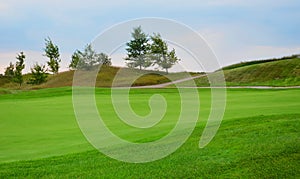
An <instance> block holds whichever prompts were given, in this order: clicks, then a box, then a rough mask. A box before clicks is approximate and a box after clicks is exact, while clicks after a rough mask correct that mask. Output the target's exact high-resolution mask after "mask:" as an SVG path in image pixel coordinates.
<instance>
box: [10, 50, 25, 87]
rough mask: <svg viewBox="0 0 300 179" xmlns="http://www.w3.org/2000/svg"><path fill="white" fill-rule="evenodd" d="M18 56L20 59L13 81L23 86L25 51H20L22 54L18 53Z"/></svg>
mask: <svg viewBox="0 0 300 179" xmlns="http://www.w3.org/2000/svg"><path fill="white" fill-rule="evenodd" d="M16 58H17V60H18V61H17V63H16V69H15V71H14V77H13V81H14V82H16V83H18V84H19V85H20V86H21V85H22V83H23V75H22V71H23V70H24V68H25V64H24V60H25V54H24V53H23V52H20V54H18V56H17V57H16Z"/></svg>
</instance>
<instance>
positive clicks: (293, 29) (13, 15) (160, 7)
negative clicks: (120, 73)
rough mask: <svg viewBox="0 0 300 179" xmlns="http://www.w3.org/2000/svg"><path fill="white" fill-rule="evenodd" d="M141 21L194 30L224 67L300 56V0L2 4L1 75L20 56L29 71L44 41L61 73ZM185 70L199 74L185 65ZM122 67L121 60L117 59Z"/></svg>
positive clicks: (15, 0)
mask: <svg viewBox="0 0 300 179" xmlns="http://www.w3.org/2000/svg"><path fill="white" fill-rule="evenodd" d="M142 17H161V18H168V19H172V20H175V21H179V22H181V23H184V24H186V25H188V26H190V27H191V28H193V29H194V30H196V31H197V32H198V33H199V34H200V35H202V37H203V38H204V39H205V40H206V41H207V42H208V44H209V45H210V46H211V48H212V49H213V51H214V52H215V54H216V55H217V57H218V59H219V62H220V64H221V65H222V66H224V65H228V64H232V63H236V62H240V61H245V60H252V59H262V58H269V57H280V56H284V55H289V54H295V53H297V54H298V53H300V30H299V27H300V20H299V19H300V1H297V0H277V1H272V0H265V1H259V0H252V1H239V0H210V1H196V0H185V1H178V0H172V1H171V0H165V1H162V0H160V1H157V0H144V1H133V0H124V1H116V0H110V1H102V0H100V1H99V0H85V1H82V0H81V1H79V0H26V1H20V0H1V1H0V24H1V25H0V34H1V35H0V73H3V69H4V68H5V67H6V66H7V65H8V63H9V62H10V61H12V62H14V61H15V56H16V53H18V52H20V51H24V52H25V54H27V59H26V60H27V68H26V70H27V71H28V70H29V68H30V66H32V65H33V64H34V63H35V62H39V63H45V61H46V59H45V57H43V56H42V53H43V48H44V38H46V37H48V36H49V37H51V39H52V40H53V41H54V42H55V43H56V44H58V45H59V47H60V51H61V54H62V60H63V62H62V69H66V66H67V65H68V63H69V61H70V55H71V54H72V53H73V52H74V50H76V49H82V48H83V47H84V46H85V45H86V44H87V43H90V42H91V40H92V39H94V38H95V37H96V36H97V35H98V34H99V33H100V32H102V31H104V30H105V29H107V28H109V27H110V26H112V25H114V24H116V23H120V22H122V21H128V20H131V19H136V18H142ZM181 63H183V64H184V65H185V66H186V68H187V70H191V71H197V69H194V68H193V65H192V64H189V61H188V60H184V59H183V60H182V62H181ZM113 64H115V65H118V66H121V65H123V61H122V60H120V59H113Z"/></svg>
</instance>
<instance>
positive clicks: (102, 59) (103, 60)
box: [97, 53, 111, 66]
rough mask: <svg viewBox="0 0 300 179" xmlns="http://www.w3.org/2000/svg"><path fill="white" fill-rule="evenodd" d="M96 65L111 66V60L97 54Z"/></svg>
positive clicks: (103, 54)
mask: <svg viewBox="0 0 300 179" xmlns="http://www.w3.org/2000/svg"><path fill="white" fill-rule="evenodd" d="M97 60H98V63H99V64H102V65H106V66H111V58H109V57H108V55H106V54H105V53H100V54H98V59H97Z"/></svg>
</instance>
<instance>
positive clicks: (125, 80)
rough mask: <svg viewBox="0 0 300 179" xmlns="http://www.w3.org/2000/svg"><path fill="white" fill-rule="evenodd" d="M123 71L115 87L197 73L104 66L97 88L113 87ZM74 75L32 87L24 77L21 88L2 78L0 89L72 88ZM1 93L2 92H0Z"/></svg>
mask: <svg viewBox="0 0 300 179" xmlns="http://www.w3.org/2000/svg"><path fill="white" fill-rule="evenodd" d="M120 70H121V71H122V75H120V76H119V77H118V79H117V80H116V81H115V86H129V85H131V83H130V79H132V78H137V80H135V81H134V83H133V84H132V86H146V85H155V84H161V83H167V82H169V81H170V79H169V78H172V79H182V78H185V77H186V75H195V74H196V73H186V72H180V73H169V74H168V75H166V74H165V73H164V72H157V71H150V70H138V69H130V68H120V67H114V66H102V68H101V70H100V72H99V74H98V77H97V80H96V87H111V86H112V83H113V81H114V78H115V76H116V74H117V73H118V72H119V71H120ZM73 75H74V71H66V72H61V73H59V74H57V75H51V74H49V76H48V79H47V82H46V83H43V84H41V85H30V84H26V81H29V79H30V77H31V76H30V74H26V75H24V81H25V83H24V84H23V85H22V87H21V88H20V87H19V85H18V84H16V83H12V82H10V81H9V79H8V78H6V77H4V76H0V88H8V89H23V90H26V89H42V88H57V87H65V86H72V83H73ZM82 78H83V79H84V78H87V75H86V76H82ZM0 93H1V90H0Z"/></svg>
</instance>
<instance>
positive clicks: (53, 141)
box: [0, 87, 300, 178]
mask: <svg viewBox="0 0 300 179" xmlns="http://www.w3.org/2000/svg"><path fill="white" fill-rule="evenodd" d="M187 90H188V89H187ZM299 92H300V90H299V89H287V90H255V89H229V90H228V94H227V95H228V99H227V108H226V112H225V116H224V120H223V122H222V124H221V127H220V129H219V131H218V133H217V135H216V136H215V138H214V139H213V141H212V142H211V143H210V144H209V145H208V146H206V147H205V148H204V149H199V148H198V142H199V138H200V135H201V132H202V130H203V128H204V125H205V119H206V118H207V116H208V114H209V107H210V102H209V100H210V90H209V89H199V94H200V97H201V99H200V101H201V113H200V116H199V122H198V124H197V127H196V128H195V130H194V132H193V134H192V135H191V137H190V138H189V139H188V141H187V142H186V143H185V144H184V145H183V146H182V147H181V148H180V149H179V150H177V151H176V152H175V153H173V154H172V155H170V156H168V157H166V158H164V159H162V160H158V161H155V162H151V163H145V164H129V163H123V162H119V161H116V160H113V159H110V158H108V157H106V156H104V155H103V154H101V153H99V152H98V151H96V150H95V149H93V148H92V147H91V146H90V144H89V143H88V142H87V141H86V139H85V138H84V137H83V135H82V134H81V131H80V129H79V127H78V125H77V123H76V119H75V116H74V112H73V108H72V96H71V88H68V87H65V88H53V89H43V90H36V91H24V92H19V93H16V94H3V95H0V109H1V118H0V120H1V125H0V131H1V133H0V142H1V145H0V178H10V177H16V178H32V177H33V178H40V177H46V178H58V177H59V178H66V177H70V178H79V177H80V178H91V177H93V178H94V177H101V178H116V177H118V178H124V177H126V178H154V177H156V178H158V177H159V178H216V177H221V178H228V177H230V178H232V177H233V178H297V177H299V176H300V170H299V168H300V167H299V166H300V164H299V161H300V160H299V159H300V153H299V151H300V111H299V108H300V103H299V101H300V95H299ZM155 93H159V94H161V95H163V96H164V97H165V98H166V100H167V101H168V104H169V106H168V108H169V110H168V113H167V114H166V116H165V117H164V120H163V121H162V122H161V123H159V124H158V126H156V127H154V128H152V129H148V130H145V131H142V130H137V129H134V128H130V127H128V126H126V125H124V124H122V123H120V122H119V121H118V120H117V116H116V114H114V112H113V107H112V106H111V97H110V89H101V88H100V89H97V90H96V99H97V102H98V103H97V105H98V108H99V109H100V111H102V112H101V116H102V117H103V118H104V120H105V122H106V123H107V124H108V126H110V128H111V129H112V130H113V131H114V132H115V133H116V134H117V135H119V136H121V137H122V138H125V139H127V140H130V141H136V142H145V141H152V140H156V139H158V138H160V137H162V136H164V135H165V134H166V133H168V132H169V130H170V129H171V128H172V126H174V125H175V122H176V119H177V118H176V116H178V109H179V107H180V103H178V100H179V94H178V91H177V90H176V89H142V90H141V89H134V90H131V95H130V100H131V105H132V107H133V109H134V110H136V112H137V113H138V114H140V115H146V114H147V113H148V112H149V110H150V109H149V107H148V99H149V97H150V96H151V95H152V94H155Z"/></svg>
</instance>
